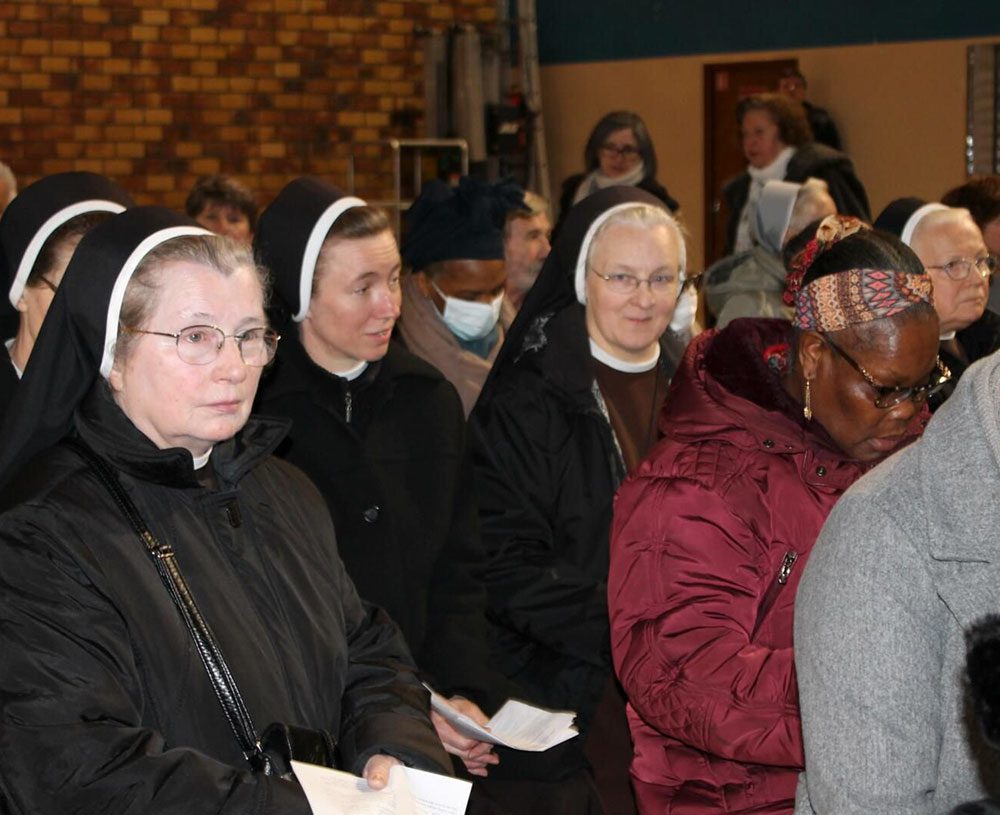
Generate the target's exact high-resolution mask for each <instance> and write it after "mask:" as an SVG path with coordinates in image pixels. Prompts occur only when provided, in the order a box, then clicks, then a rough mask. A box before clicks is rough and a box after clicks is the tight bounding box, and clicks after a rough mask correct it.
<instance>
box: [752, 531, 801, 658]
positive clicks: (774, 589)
mask: <svg viewBox="0 0 1000 815" xmlns="http://www.w3.org/2000/svg"><path fill="white" fill-rule="evenodd" d="M798 559H799V553H798V552H794V551H792V552H785V556H784V558H782V560H781V567H780V568H779V569H778V576H777V578H776V579H775V581H774V582H773V583H772V584H771V585H770V586H769V587H768V589H767V592H766V593H765V594H764V599H763V600H761V603H760V610H759V611H758V612H757V622H756V623H755V625H754V627H753V632H752V633H751V635H750V639H753V638H754V637H756V636H757V631H758V630H759V629H760V626H761V623H763V622H764V618H765V617H767V613H768V612H769V611H770V610H771V607H772V606H773V605H774V601H775V600H777V599H778V593H779V592H780V591H781V589H782V587H783V586H784V585H785V584H786V583H788V578H789V577H790V576H791V574H792V569H793V568H794V567H795V561H796V560H798Z"/></svg>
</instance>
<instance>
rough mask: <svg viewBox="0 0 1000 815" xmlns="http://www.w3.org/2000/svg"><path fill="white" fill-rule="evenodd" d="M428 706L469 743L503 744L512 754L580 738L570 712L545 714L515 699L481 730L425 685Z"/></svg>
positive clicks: (554, 711) (549, 711)
mask: <svg viewBox="0 0 1000 815" xmlns="http://www.w3.org/2000/svg"><path fill="white" fill-rule="evenodd" d="M425 687H426V688H427V690H429V691H430V692H431V706H432V707H433V708H434V710H436V711H437V712H438V713H440V714H441V715H442V716H443V717H444V718H445V719H446V720H447V721H448V722H450V723H451V725H452V727H454V728H455V729H456V730H457V731H458V732H459V733H461V734H462V735H463V736H468V737H469V738H472V739H479V740H480V741H487V742H489V743H490V744H502V745H504V746H505V747H513V748H514V749H515V750H526V751H528V752H532V753H540V752H542V751H544V750H548V749H549V748H550V747H555V746H556V745H557V744H562V743H563V742H564V741H569V739H572V738H574V737H576V736H577V735H579V733H578V731H577V729H576V727H574V726H573V720H574V719H575V718H576V714H575V713H572V712H570V711H562V710H545V709H544V708H540V707H535V706H534V705H529V704H528V703H527V702H520V701H518V700H516V699H508V700H507V701H506V702H505V703H504V705H503V707H502V708H500V710H498V711H497V712H496V714H495V715H494V716H493V718H492V719H490V720H489V722H487V728H488V729H487V728H484V727H482V726H480V725H478V724H477V723H476V722H474V721H473V720H472V719H470V718H469V717H468V716H466V715H465V714H463V713H461V712H459V710H458V709H457V708H456V707H455V706H454V705H452V704H451V703H450V702H449V701H448V700H447V699H445V698H444V697H443V696H442V695H441V694H439V693H437V692H435V691H434V689H433V688H431V687H430V686H428V685H425Z"/></svg>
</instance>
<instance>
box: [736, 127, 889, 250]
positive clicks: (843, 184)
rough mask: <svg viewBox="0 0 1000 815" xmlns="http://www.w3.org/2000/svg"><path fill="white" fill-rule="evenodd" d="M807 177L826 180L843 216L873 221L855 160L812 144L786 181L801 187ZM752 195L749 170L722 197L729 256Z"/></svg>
mask: <svg viewBox="0 0 1000 815" xmlns="http://www.w3.org/2000/svg"><path fill="white" fill-rule="evenodd" d="M807 178H822V179H823V180H824V181H825V182H826V183H827V186H828V187H829V188H830V197H831V198H833V202H834V203H835V204H836V205H837V212H839V213H840V214H841V215H856V216H857V217H858V218H861V219H862V220H864V221H868V222H869V223H870V222H871V219H872V216H871V210H870V207H869V205H868V193H867V192H865V187H864V185H863V184H862V183H861V181H860V179H859V178H858V177H857V176H856V175H855V174H854V164H853V163H852V162H851V160H850V159H849V158H848V157H847V156H846V155H844V154H843V153H840V152H838V151H836V150H833V149H832V148H830V147H827V146H826V145H825V144H817V143H816V142H810V143H809V144H804V145H802V146H801V147H799V148H797V149H796V150H795V154H794V155H793V156H792V159H791V161H789V162H788V169H787V170H786V171H785V179H784V180H785V181H794V182H795V183H796V184H801V183H802V182H804V181H805V180H806V179H807ZM749 195H750V173H748V172H746V171H745V170H744V171H743V172H742V173H740V174H739V175H738V176H736V178H733V179H731V180H729V181H727V182H726V183H725V185H724V186H723V188H722V197H723V199H724V200H725V202H726V204H727V206H728V207H729V220H728V221H727V222H726V254H727V255H729V254H732V252H733V247H734V246H735V245H736V232H737V229H738V228H739V225H740V213H742V212H743V206H744V205H745V204H746V202H747V197H748V196H749Z"/></svg>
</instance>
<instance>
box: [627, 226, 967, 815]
mask: <svg viewBox="0 0 1000 815" xmlns="http://www.w3.org/2000/svg"><path fill="white" fill-rule="evenodd" d="M789 286H790V290H791V291H790V294H791V295H792V297H791V299H792V302H793V306H794V317H793V320H792V324H791V325H789V323H787V322H785V321H784V320H765V319H740V320H735V321H733V322H732V323H730V324H729V326H727V327H726V328H725V329H723V330H721V331H718V332H706V333H704V334H701V335H700V336H699V337H697V338H696V339H695V340H694V341H693V343H692V344H691V346H690V347H689V348H688V351H687V354H686V355H685V357H684V361H683V363H682V365H681V367H680V369H679V370H678V372H677V374H676V375H675V377H674V381H673V383H672V385H671V390H670V394H669V396H668V400H667V403H666V406H665V408H664V410H663V412H662V414H661V415H660V430H661V432H662V433H663V434H664V437H665V438H664V439H663V441H662V442H660V444H659V445H658V446H657V447H656V448H655V449H654V450H653V452H652V454H651V455H650V456H649V458H647V459H646V461H645V462H644V463H643V464H642V466H641V467H640V468H639V469H638V470H637V471H635V472H634V473H633V474H632V476H631V477H630V478H629V479H628V480H627V481H626V482H625V484H624V485H623V486H622V488H621V489H620V490H619V492H618V498H617V501H616V504H615V517H614V525H613V527H612V532H611V571H610V578H609V581H608V602H609V607H610V613H611V645H612V651H613V654H614V663H615V669H616V670H617V672H618V677H619V678H620V680H621V682H622V685H623V686H624V688H625V691H626V693H627V694H628V698H629V711H628V715H629V724H630V726H631V730H632V738H633V742H634V745H635V758H634V759H633V761H632V780H633V783H634V784H635V787H636V793H637V798H638V800H639V804H640V811H641V812H643V813H659V812H665V811H668V810H669V811H670V812H671V813H675V815H689V814H693V813H716V812H728V813H750V812H753V813H790V812H791V811H792V808H793V805H794V799H795V786H796V779H797V777H798V774H799V772H800V771H801V770H802V767H803V748H802V734H801V729H800V725H799V708H798V690H797V686H796V681H795V670H794V666H793V654H792V609H793V604H794V601H795V591H796V588H797V586H798V583H799V579H800V577H801V575H802V571H803V567H804V566H805V564H806V560H807V559H808V557H809V553H810V550H811V549H812V547H813V544H814V542H815V541H816V537H817V535H818V534H819V531H820V528H821V527H822V525H823V522H824V520H825V519H826V517H827V515H828V514H829V512H830V510H831V508H832V507H833V505H834V504H835V503H836V501H837V499H838V498H839V497H840V496H841V495H842V494H843V492H844V490H846V489H847V488H848V487H849V486H850V485H851V484H852V483H853V482H854V481H856V480H857V479H858V478H859V477H860V476H861V475H862V474H863V473H864V472H865V471H866V470H868V469H870V468H871V467H872V466H873V465H875V464H876V463H877V462H879V461H881V460H882V459H883V458H885V457H886V456H888V455H889V454H890V453H891V452H893V451H894V450H896V449H898V448H899V447H900V446H902V445H904V444H906V443H907V442H908V441H910V440H912V439H913V438H914V437H915V436H917V435H918V434H919V432H920V430H921V428H922V423H923V419H924V418H925V404H924V403H925V402H926V400H927V397H928V396H929V394H931V393H932V392H933V391H935V390H936V389H937V388H939V387H940V386H941V384H942V383H943V382H944V381H946V380H947V378H948V373H947V371H946V369H945V368H944V367H943V366H942V365H941V363H940V361H939V360H938V358H937V353H938V343H937V335H938V320H937V315H936V314H935V312H934V308H933V306H932V304H931V285H930V278H929V276H928V275H927V274H926V273H925V272H924V270H923V268H922V267H921V265H920V262H919V261H918V260H917V258H916V256H915V255H914V254H913V253H912V252H911V251H910V250H909V249H907V248H906V247H905V246H904V245H903V244H901V243H900V242H899V241H898V240H897V239H895V238H893V237H892V236H889V235H885V234H882V233H879V232H875V231H872V230H870V229H868V228H866V227H863V225H862V224H861V222H860V221H858V220H857V219H854V218H848V217H845V216H837V215H833V216H829V217H827V218H826V219H824V220H823V221H822V223H821V225H820V227H819V229H818V231H817V233H816V236H815V237H814V238H813V239H812V240H811V241H810V242H809V243H808V244H807V245H806V248H805V250H804V251H803V253H802V255H800V256H799V258H798V259H797V261H796V271H795V272H794V273H793V274H792V275H791V279H790V281H789ZM824 811H830V812H834V811H837V812H839V810H837V809H833V810H824ZM871 811H873V812H875V811H879V812H881V811H883V810H880V809H878V808H875V809H873V810H871Z"/></svg>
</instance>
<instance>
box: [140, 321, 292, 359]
mask: <svg viewBox="0 0 1000 815" xmlns="http://www.w3.org/2000/svg"><path fill="white" fill-rule="evenodd" d="M122 330H123V331H128V332H129V333H131V334H152V335H153V336H156V337H171V338H172V339H173V340H174V343H175V345H176V348H177V356H178V357H180V358H181V360H182V361H183V362H186V363H188V365H208V364H209V363H210V362H214V361H215V360H216V359H218V357H219V354H220V353H221V352H222V346H223V344H224V343H225V341H226V339H227V338H231V339H233V340H234V341H235V342H236V347H237V348H238V349H239V352H240V359H242V360H243V362H244V363H246V364H247V365H250V366H251V367H253V368H263V367H264V366H265V365H267V364H268V363H269V362H270V361H271V360H272V359H274V354H275V352H276V351H277V350H278V340H280V339H281V335H280V334H278V332H277V331H275V330H274V329H272V328H264V327H263V326H256V327H254V328H248V329H246V330H245V331H239V332H237V333H236V334H227V333H226V332H225V331H223V330H222V329H221V328H219V327H218V326H217V325H189V326H188V327H187V328H182V329H181V330H180V331H178V332H176V333H172V332H169V331H147V330H146V329H144V328H136V327H135V326H130V325H123V326H122Z"/></svg>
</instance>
